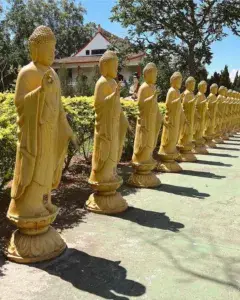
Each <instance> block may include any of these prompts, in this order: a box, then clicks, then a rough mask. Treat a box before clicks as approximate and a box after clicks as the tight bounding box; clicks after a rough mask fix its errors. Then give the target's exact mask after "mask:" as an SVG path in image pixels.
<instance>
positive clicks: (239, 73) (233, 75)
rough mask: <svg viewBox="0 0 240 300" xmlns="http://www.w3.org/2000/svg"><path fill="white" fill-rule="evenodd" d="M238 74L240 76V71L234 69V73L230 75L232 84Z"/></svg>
mask: <svg viewBox="0 0 240 300" xmlns="http://www.w3.org/2000/svg"><path fill="white" fill-rule="evenodd" d="M237 72H238V75H240V70H237V69H232V71H231V72H230V73H229V77H230V79H231V81H232V82H233V81H234V78H235V76H236V73H237Z"/></svg>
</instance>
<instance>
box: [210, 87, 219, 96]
mask: <svg viewBox="0 0 240 300" xmlns="http://www.w3.org/2000/svg"><path fill="white" fill-rule="evenodd" d="M217 92H218V88H217V87H216V86H214V87H212V88H211V93H212V94H214V95H216V94H217Z"/></svg>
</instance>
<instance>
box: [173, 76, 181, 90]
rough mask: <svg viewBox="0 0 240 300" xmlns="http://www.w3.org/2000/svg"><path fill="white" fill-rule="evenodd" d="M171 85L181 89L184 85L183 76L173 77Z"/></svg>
mask: <svg viewBox="0 0 240 300" xmlns="http://www.w3.org/2000/svg"><path fill="white" fill-rule="evenodd" d="M171 86H172V87H174V88H176V89H180V88H181V86H182V77H180V76H179V77H176V78H174V79H173V81H172V83H171Z"/></svg>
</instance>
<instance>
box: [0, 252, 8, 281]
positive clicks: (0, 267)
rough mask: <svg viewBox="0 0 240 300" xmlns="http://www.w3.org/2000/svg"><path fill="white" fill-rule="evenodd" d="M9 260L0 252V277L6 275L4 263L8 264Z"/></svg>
mask: <svg viewBox="0 0 240 300" xmlns="http://www.w3.org/2000/svg"><path fill="white" fill-rule="evenodd" d="M6 262H7V260H6V258H5V257H4V256H3V255H2V253H1V252H0V278H1V277H3V276H5V274H4V265H5V264H6Z"/></svg>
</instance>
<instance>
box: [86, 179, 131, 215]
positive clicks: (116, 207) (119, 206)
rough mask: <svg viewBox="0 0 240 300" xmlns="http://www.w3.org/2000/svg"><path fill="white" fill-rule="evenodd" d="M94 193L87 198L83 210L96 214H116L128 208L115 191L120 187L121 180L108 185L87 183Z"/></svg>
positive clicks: (119, 194)
mask: <svg viewBox="0 0 240 300" xmlns="http://www.w3.org/2000/svg"><path fill="white" fill-rule="evenodd" d="M89 183H90V185H91V187H92V188H93V189H94V190H95V191H96V192H95V193H93V194H91V195H90V197H89V198H88V200H87V202H86V204H85V208H86V209H87V210H89V211H91V212H94V213H98V214H108V215H111V214H118V213H121V212H123V211H125V210H126V209H127V208H128V205H127V202H126V200H125V199H124V198H123V197H122V195H121V193H119V192H116V190H117V189H118V188H119V187H120V186H121V185H122V183H123V181H122V179H119V180H117V181H115V182H109V183H103V182H102V183H96V182H91V181H89Z"/></svg>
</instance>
